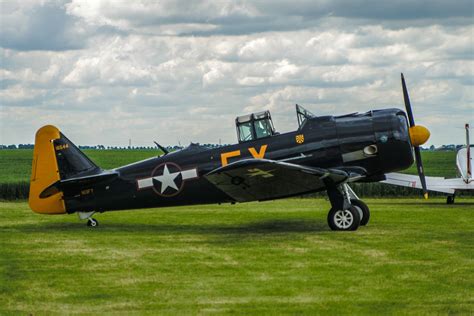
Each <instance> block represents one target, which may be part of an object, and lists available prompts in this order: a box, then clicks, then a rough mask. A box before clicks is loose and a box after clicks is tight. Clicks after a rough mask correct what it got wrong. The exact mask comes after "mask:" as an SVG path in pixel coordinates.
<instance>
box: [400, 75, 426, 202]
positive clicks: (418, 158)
mask: <svg viewBox="0 0 474 316" xmlns="http://www.w3.org/2000/svg"><path fill="white" fill-rule="evenodd" d="M401 77H402V88H403V100H404V101H405V109H406V111H407V116H408V122H409V123H410V134H411V133H413V132H415V129H416V128H417V127H416V125H415V119H414V118H413V111H412V110H411V103H410V97H409V96H408V89H407V85H406V83H405V77H404V76H403V73H402V74H401ZM413 149H414V151H415V162H416V170H417V171H418V177H420V182H421V187H422V189H423V196H424V197H425V199H428V189H427V187H426V178H425V172H424V170H423V162H422V160H421V150H420V147H419V146H413Z"/></svg>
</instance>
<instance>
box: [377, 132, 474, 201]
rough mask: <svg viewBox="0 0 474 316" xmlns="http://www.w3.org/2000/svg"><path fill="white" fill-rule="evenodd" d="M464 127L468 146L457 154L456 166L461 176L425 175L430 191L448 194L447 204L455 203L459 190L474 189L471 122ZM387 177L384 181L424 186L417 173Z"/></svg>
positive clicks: (407, 185) (410, 185) (412, 186)
mask: <svg viewBox="0 0 474 316" xmlns="http://www.w3.org/2000/svg"><path fill="white" fill-rule="evenodd" d="M464 127H465V129H466V147H463V148H461V149H460V150H459V151H458V152H457V154H456V167H457V169H458V172H459V175H460V177H458V178H452V179H447V178H444V177H425V178H426V186H427V188H428V191H435V192H441V193H447V194H448V196H447V198H446V203H447V204H454V199H455V197H456V193H457V192H459V191H471V190H474V182H473V179H472V156H471V147H472V145H470V142H469V124H466V125H465V126H464ZM385 177H386V178H387V179H386V180H384V181H381V182H382V183H387V184H392V185H398V186H404V187H409V188H417V189H421V188H422V186H421V183H420V181H419V178H418V177H417V176H415V175H409V174H403V173H397V172H394V173H388V174H386V175H385Z"/></svg>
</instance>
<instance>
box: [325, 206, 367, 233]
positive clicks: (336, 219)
mask: <svg viewBox="0 0 474 316" xmlns="http://www.w3.org/2000/svg"><path fill="white" fill-rule="evenodd" d="M328 225H329V227H330V228H331V229H332V230H344V231H347V230H357V228H358V227H359V225H360V215H359V211H358V210H357V209H356V208H355V207H354V206H350V207H349V208H348V209H347V210H337V209H335V208H331V210H330V211H329V213H328Z"/></svg>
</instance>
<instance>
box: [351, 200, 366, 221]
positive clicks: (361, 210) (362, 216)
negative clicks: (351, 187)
mask: <svg viewBox="0 0 474 316" xmlns="http://www.w3.org/2000/svg"><path fill="white" fill-rule="evenodd" d="M351 204H352V206H354V207H355V208H356V209H357V211H358V212H359V216H360V225H361V226H365V225H367V223H368V222H369V219H370V210H369V207H368V206H367V204H365V203H364V202H362V201H361V200H356V199H351Z"/></svg>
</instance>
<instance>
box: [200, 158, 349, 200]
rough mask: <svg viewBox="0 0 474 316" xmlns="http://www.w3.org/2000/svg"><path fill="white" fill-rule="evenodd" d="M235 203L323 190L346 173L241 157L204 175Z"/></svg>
mask: <svg viewBox="0 0 474 316" xmlns="http://www.w3.org/2000/svg"><path fill="white" fill-rule="evenodd" d="M204 177H205V178H206V179H207V180H209V181H210V182H211V183H213V184H214V185H215V186H216V187H218V188H219V189H220V190H222V191H223V192H224V193H226V194H227V195H229V196H230V197H231V198H233V199H234V200H236V201H238V202H247V201H264V200H272V199H276V198H283V197H289V196H295V195H300V194H304V193H309V192H316V191H322V190H325V189H326V188H327V186H328V185H337V184H339V183H342V182H345V181H347V180H348V178H349V174H348V173H347V172H345V171H342V170H337V169H321V168H313V167H306V166H302V165H296V164H292V163H286V162H280V161H275V160H268V159H244V160H240V161H237V162H234V163H231V164H229V165H227V166H224V167H220V168H217V169H215V170H213V171H211V172H209V173H208V174H206V175H205V176H204Z"/></svg>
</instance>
